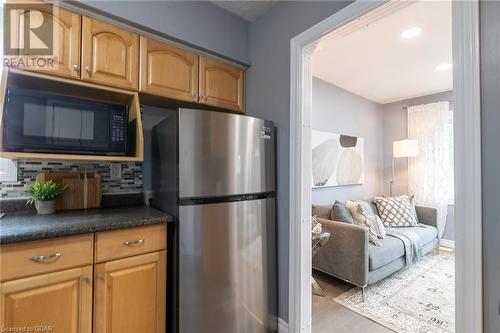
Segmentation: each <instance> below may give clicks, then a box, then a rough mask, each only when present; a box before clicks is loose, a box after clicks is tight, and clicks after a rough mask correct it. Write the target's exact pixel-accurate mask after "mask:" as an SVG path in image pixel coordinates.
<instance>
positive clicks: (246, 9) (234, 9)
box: [211, 0, 278, 22]
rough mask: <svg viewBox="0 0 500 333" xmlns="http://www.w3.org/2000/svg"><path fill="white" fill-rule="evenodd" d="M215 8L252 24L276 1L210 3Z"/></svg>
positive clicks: (239, 0) (240, 0)
mask: <svg viewBox="0 0 500 333" xmlns="http://www.w3.org/2000/svg"><path fill="white" fill-rule="evenodd" d="M211 2H213V3H214V4H216V5H217V6H219V7H221V8H223V9H225V10H227V11H229V12H231V13H233V14H236V15H238V16H240V17H242V18H244V19H245V20H247V21H249V22H254V21H255V20H256V19H257V18H258V17H259V16H261V15H262V14H264V13H265V12H267V11H268V10H269V9H270V8H271V7H272V6H274V5H275V4H276V3H277V2H278V1H273V0H259V1H248V0H247V1H244V0H226V1H215V0H214V1H211Z"/></svg>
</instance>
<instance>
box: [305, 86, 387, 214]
mask: <svg viewBox="0 0 500 333" xmlns="http://www.w3.org/2000/svg"><path fill="white" fill-rule="evenodd" d="M312 104H313V110H312V129H313V130H320V131H326V132H332V133H339V134H346V135H353V136H359V137H363V138H364V142H365V165H364V167H365V169H364V172H365V182H364V184H363V185H352V186H339V187H327V188H321V189H313V191H312V202H313V203H315V204H331V203H333V202H334V201H335V200H339V201H346V200H350V199H367V198H371V197H374V196H376V195H380V194H381V193H382V179H383V177H382V170H383V154H382V153H383V149H382V148H383V147H382V139H383V136H382V133H383V131H382V130H381V128H382V120H383V114H382V112H383V110H382V105H380V104H378V103H375V102H372V101H370V100H368V99H366V98H363V97H361V96H358V95H355V94H353V93H351V92H349V91H347V90H344V89H342V88H339V87H337V86H334V85H332V84H330V83H328V82H325V81H322V80H320V79H317V78H313V98H312Z"/></svg>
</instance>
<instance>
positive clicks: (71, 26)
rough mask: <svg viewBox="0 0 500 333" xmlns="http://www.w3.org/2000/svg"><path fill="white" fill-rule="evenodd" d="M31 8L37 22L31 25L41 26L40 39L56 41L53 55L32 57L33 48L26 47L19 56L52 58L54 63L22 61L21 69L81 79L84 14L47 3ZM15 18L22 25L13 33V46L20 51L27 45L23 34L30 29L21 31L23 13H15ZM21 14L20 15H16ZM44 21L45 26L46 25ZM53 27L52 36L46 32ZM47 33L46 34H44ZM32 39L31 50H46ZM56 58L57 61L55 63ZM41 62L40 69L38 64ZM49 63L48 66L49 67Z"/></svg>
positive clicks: (19, 66)
mask: <svg viewBox="0 0 500 333" xmlns="http://www.w3.org/2000/svg"><path fill="white" fill-rule="evenodd" d="M29 9H30V12H29V13H30V20H34V22H30V25H33V26H38V25H40V27H39V28H38V30H37V34H38V35H40V36H49V37H48V38H51V39H52V43H53V44H52V47H53V50H52V55H53V56H54V57H55V58H53V57H52V56H49V55H40V56H37V55H36V54H34V53H33V54H31V53H30V49H29V48H26V49H23V50H20V51H18V53H19V56H21V57H22V56H26V57H32V56H36V57H43V58H46V57H47V59H49V60H50V61H47V62H45V61H40V62H35V63H31V62H29V61H28V62H23V61H19V62H18V67H17V68H18V69H24V70H34V71H38V72H42V73H46V74H51V75H58V76H64V77H70V78H79V77H80V68H79V66H80V36H81V15H80V14H77V13H74V12H71V11H69V10H66V9H63V8H61V7H59V6H53V5H50V4H46V3H43V2H41V1H40V4H38V3H36V2H35V3H32V4H30V6H29ZM12 13H13V14H14V17H11V19H13V20H15V21H16V22H18V23H17V24H14V25H12V26H15V27H16V30H15V31H14V32H11V33H12V35H11V36H12V37H11V38H13V45H16V46H17V48H19V46H20V43H21V45H22V43H26V42H27V41H26V40H25V38H24V36H22V32H23V31H26V29H27V27H24V29H21V24H22V23H23V22H24V21H25V20H24V19H23V18H22V17H21V16H20V15H21V13H22V12H14V11H12ZM16 14H17V15H16ZM46 21H49V22H50V24H46ZM42 22H43V23H44V24H43V25H42ZM50 26H51V27H52V29H53V30H52V36H50V34H51V32H50V30H45V28H46V27H50ZM40 29H41V30H43V31H40ZM30 36H31V38H30V39H29V43H30V47H34V48H37V47H39V48H43V47H44V46H45V45H44V44H41V43H44V42H43V41H41V40H39V39H37V38H34V37H33V35H30ZM54 59H55V61H54V62H52V61H53V60H54ZM37 63H40V64H41V65H40V66H37V65H36V64H37ZM45 64H46V65H45Z"/></svg>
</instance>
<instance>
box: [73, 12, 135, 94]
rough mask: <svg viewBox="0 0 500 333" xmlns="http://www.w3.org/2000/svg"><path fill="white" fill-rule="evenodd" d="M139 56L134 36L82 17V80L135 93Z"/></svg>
mask: <svg viewBox="0 0 500 333" xmlns="http://www.w3.org/2000/svg"><path fill="white" fill-rule="evenodd" d="M138 57H139V36H138V35H137V34H136V33H133V32H130V31H127V30H124V29H120V28H117V27H115V26H113V25H111V24H108V23H104V22H101V21H99V20H95V19H91V18H89V17H85V16H84V17H83V24H82V79H83V80H86V81H91V82H95V83H101V84H106V85H111V86H116V87H121V88H126V89H132V90H136V89H137V76H138V75H137V73H138V67H139V63H138Z"/></svg>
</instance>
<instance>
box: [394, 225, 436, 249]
mask: <svg viewBox="0 0 500 333" xmlns="http://www.w3.org/2000/svg"><path fill="white" fill-rule="evenodd" d="M398 229H401V230H404V229H411V230H413V231H414V232H415V233H417V234H418V235H419V236H420V238H421V239H422V245H426V244H428V243H430V242H432V241H434V240H435V239H436V238H437V229H436V228H434V227H432V226H422V227H409V228H398Z"/></svg>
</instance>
